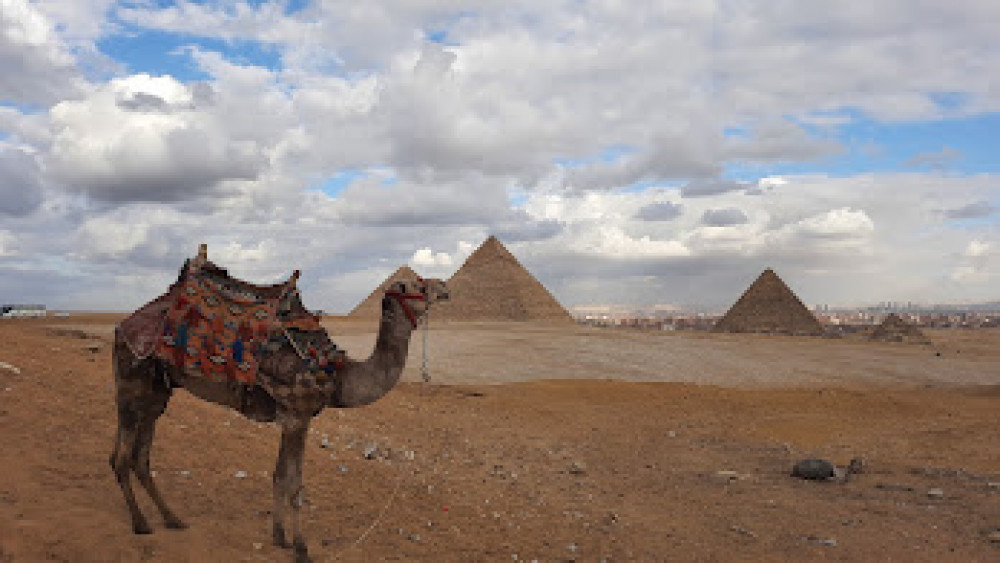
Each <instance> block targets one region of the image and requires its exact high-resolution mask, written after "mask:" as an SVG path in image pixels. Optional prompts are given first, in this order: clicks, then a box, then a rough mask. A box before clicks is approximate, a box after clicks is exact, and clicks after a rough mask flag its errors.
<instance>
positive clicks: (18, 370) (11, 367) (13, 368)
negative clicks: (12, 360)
mask: <svg viewBox="0 0 1000 563" xmlns="http://www.w3.org/2000/svg"><path fill="white" fill-rule="evenodd" d="M0 369H5V370H7V371H12V372H14V373H16V374H18V375H20V374H21V368H19V367H17V366H14V365H11V364H8V363H7V362H0Z"/></svg>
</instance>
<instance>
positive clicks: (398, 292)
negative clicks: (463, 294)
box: [382, 278, 448, 328]
mask: <svg viewBox="0 0 1000 563" xmlns="http://www.w3.org/2000/svg"><path fill="white" fill-rule="evenodd" d="M447 299H448V288H447V286H445V283H444V282H443V281H441V280H439V279H424V278H417V279H415V280H401V281H397V282H393V283H392V284H390V285H389V287H388V288H387V289H386V290H385V297H384V298H383V299H382V311H383V312H382V314H383V318H385V317H386V316H387V315H388V316H391V315H394V314H396V313H395V309H396V307H394V306H393V305H398V308H400V309H402V313H403V314H404V315H406V317H407V318H408V319H409V321H410V323H412V324H413V327H414V328H416V326H417V320H418V319H420V317H422V316H424V315H425V314H426V313H427V311H428V309H430V307H431V305H432V304H433V303H435V302H438V301H445V300H447Z"/></svg>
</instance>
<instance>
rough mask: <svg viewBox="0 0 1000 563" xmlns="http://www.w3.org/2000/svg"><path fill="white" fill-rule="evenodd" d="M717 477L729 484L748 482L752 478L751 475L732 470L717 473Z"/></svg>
mask: <svg viewBox="0 0 1000 563" xmlns="http://www.w3.org/2000/svg"><path fill="white" fill-rule="evenodd" d="M715 476H716V477H718V478H719V479H722V480H723V481H726V482H727V483H732V482H735V481H746V480H747V479H749V478H750V476H749V475H747V474H745V473H740V472H738V471H733V470H731V469H722V470H719V471H716V472H715Z"/></svg>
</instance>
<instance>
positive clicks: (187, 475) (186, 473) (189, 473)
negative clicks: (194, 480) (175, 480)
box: [181, 469, 191, 477]
mask: <svg viewBox="0 0 1000 563" xmlns="http://www.w3.org/2000/svg"><path fill="white" fill-rule="evenodd" d="M181 475H183V476H184V477H190V476H191V472H190V471H188V470H187V469H184V470H182V471H181Z"/></svg>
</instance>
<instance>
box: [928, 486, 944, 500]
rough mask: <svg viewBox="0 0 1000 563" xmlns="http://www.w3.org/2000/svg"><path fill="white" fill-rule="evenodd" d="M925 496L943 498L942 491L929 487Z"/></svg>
mask: <svg viewBox="0 0 1000 563" xmlns="http://www.w3.org/2000/svg"><path fill="white" fill-rule="evenodd" d="M927 498H934V499H937V498H944V491H942V490H941V489H937V488H934V489H930V490H928V491H927Z"/></svg>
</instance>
